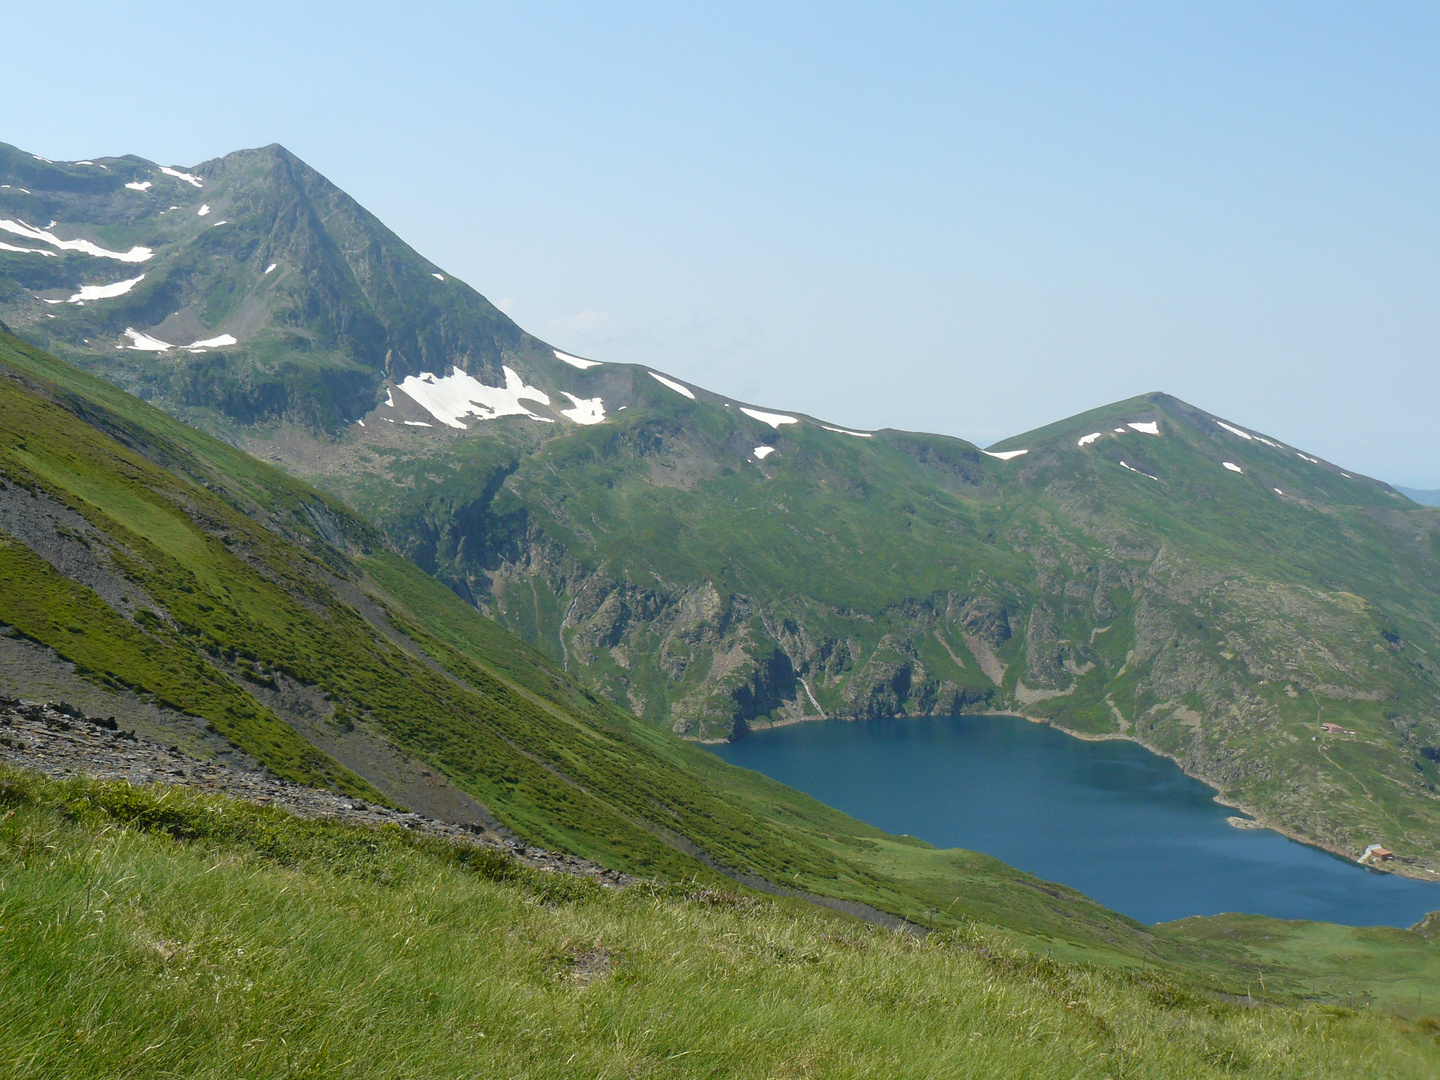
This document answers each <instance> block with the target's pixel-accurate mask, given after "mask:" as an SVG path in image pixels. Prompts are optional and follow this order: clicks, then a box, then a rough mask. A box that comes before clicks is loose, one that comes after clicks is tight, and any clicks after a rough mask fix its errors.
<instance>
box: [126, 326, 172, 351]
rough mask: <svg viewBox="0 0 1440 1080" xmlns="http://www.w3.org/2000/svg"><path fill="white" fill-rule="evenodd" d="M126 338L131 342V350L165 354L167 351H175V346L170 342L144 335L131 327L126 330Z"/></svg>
mask: <svg viewBox="0 0 1440 1080" xmlns="http://www.w3.org/2000/svg"><path fill="white" fill-rule="evenodd" d="M125 336H126V337H128V338H129V339H130V341H131V344H130V346H129V347H130V348H132V349H139V350H140V351H141V352H164V351H165V350H166V349H173V348H174V347H175V346H174V345H171V344H170V343H169V342H168V341H161V340H160V339H159V338H153V337H151V336H150V335H149V334H142V333H141V332H140V331H139V330H135V329H133V328H131V327H129V326H127V327H126V328H125Z"/></svg>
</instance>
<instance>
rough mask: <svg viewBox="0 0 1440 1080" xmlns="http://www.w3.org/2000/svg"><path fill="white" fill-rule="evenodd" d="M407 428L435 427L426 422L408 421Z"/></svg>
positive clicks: (406, 422)
mask: <svg viewBox="0 0 1440 1080" xmlns="http://www.w3.org/2000/svg"><path fill="white" fill-rule="evenodd" d="M405 425H406V426H407V427H434V426H435V425H434V424H427V423H426V422H425V421H424V420H406V421H405ZM462 426H463V425H462Z"/></svg>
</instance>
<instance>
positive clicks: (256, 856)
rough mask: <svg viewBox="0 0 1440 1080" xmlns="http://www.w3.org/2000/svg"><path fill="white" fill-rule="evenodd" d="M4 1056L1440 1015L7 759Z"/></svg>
mask: <svg viewBox="0 0 1440 1080" xmlns="http://www.w3.org/2000/svg"><path fill="white" fill-rule="evenodd" d="M0 802H3V804H4V806H5V816H4V818H3V822H0V889H3V891H0V977H3V980H4V985H5V987H6V990H7V993H6V994H5V995H4V998H3V999H0V1071H3V1072H5V1073H6V1074H8V1075H25V1076H29V1077H36V1078H42V1077H62V1076H63V1077H72V1076H109V1077H133V1076H168V1075H183V1076H186V1077H212V1076H213V1077H218V1076H226V1077H229V1076H240V1075H244V1076H252V1075H253V1076H285V1077H301V1076H325V1077H346V1076H385V1077H435V1076H486V1077H490V1076H527V1077H528V1076H566V1077H569V1076H601V1075H606V1076H645V1077H670V1076H717V1077H720V1076H724V1077H731V1076H738V1077H750V1076H754V1077H769V1076H829V1077H851V1076H854V1077H873V1076H887V1077H912V1076H913V1077H921V1076H944V1077H953V1076H972V1075H973V1076H1007V1077H1011V1076H1013V1077H1022V1076H1025V1077H1028V1076H1035V1077H1049V1076H1055V1077H1121V1076H1124V1077H1186V1078H1190V1077H1198V1076H1212V1075H1214V1076H1219V1075H1234V1074H1241V1075H1247V1076H1257V1077H1271V1076H1274V1077H1279V1076H1306V1077H1326V1076H1337V1077H1338V1076H1347V1077H1348V1076H1358V1075H1363V1076H1368V1077H1420V1076H1433V1075H1435V1074H1436V1072H1437V1070H1440V1047H1437V1045H1436V1042H1435V1039H1434V1037H1432V1036H1431V1035H1429V1034H1427V1033H1426V1032H1425V1031H1424V1030H1414V1029H1411V1028H1409V1027H1407V1026H1406V1025H1404V1024H1401V1023H1400V1022H1398V1021H1395V1020H1392V1019H1386V1018H1382V1017H1379V1016H1367V1015H1365V1014H1361V1013H1353V1012H1350V1011H1348V1010H1343V1009H1334V1008H1308V1009H1282V1008H1270V1007H1266V1008H1256V1009H1244V1008H1240V1007H1238V1006H1235V1005H1232V1004H1226V1003H1223V1002H1219V1001H1215V1000H1210V999H1207V998H1205V997H1202V996H1199V995H1196V994H1195V993H1193V992H1192V991H1190V990H1187V989H1186V988H1185V987H1184V986H1183V985H1181V984H1179V983H1176V982H1173V981H1170V980H1169V979H1167V978H1166V977H1164V976H1160V975H1155V974H1153V973H1150V974H1146V975H1140V974H1136V973H1129V974H1126V973H1119V972H1115V971H1112V970H1104V969H1098V968H1091V967H1087V966H1083V965H1068V966H1067V965H1060V964H1052V963H1049V962H1047V961H1045V960H1042V959H1037V958H1035V957H1032V956H1029V955H1028V954H1023V953H1017V952H1013V951H1011V950H1009V949H1007V948H1006V947H1005V946H1004V945H1003V944H1001V943H999V942H997V941H994V940H992V939H990V938H988V937H986V936H984V935H981V934H974V933H964V932H947V933H937V934H933V935H931V937H930V938H929V939H928V940H925V941H923V942H922V941H919V940H917V939H915V938H912V937H907V936H902V935H897V934H893V933H891V932H888V931H880V930H875V929H871V928H866V927H861V926H858V925H855V924H852V923H849V922H847V921H844V920H841V919H838V918H832V917H830V916H828V915H824V914H809V913H799V912H795V911H792V910H788V909H786V908H785V907H783V906H778V905H774V904H771V903H768V902H765V901H757V900H753V899H750V898H743V897H738V896H729V895H726V894H721V893H715V892H711V891H707V890H687V889H686V888H684V887H668V888H663V889H662V888H656V889H647V888H645V887H636V888H632V889H630V890H628V891H626V892H625V893H622V894H614V893H609V892H605V891H603V890H601V889H599V888H597V887H594V886H591V885H589V884H587V883H585V882H580V881H575V880H571V879H563V878H557V877H555V876H552V875H546V874H542V873H538V872H532V871H528V870H524V869H521V868H517V867H515V866H514V865H513V864H511V863H508V862H506V861H505V860H503V859H501V858H498V857H496V856H494V855H492V854H490V853H483V852H482V853H473V854H469V855H467V854H465V853H463V852H457V851H456V850H455V849H452V848H448V847H446V846H444V845H440V844H435V843H432V842H426V841H422V840H419V839H417V838H415V837H412V836H410V835H408V834H406V833H403V832H401V831H400V830H398V829H390V830H381V831H379V832H373V831H367V830H360V829H355V828H350V827H345V826H340V825H336V824H326V823H316V822H302V821H296V820H294V819H291V818H288V817H286V816H285V815H282V814H280V813H278V812H276V811H272V810H265V809H260V808H256V807H251V806H248V805H245V804H240V803H235V802H232V801H230V800H226V799H221V798H204V797H199V796H194V795H189V794H184V793H179V792H175V791H169V792H162V791H158V790H142V789H134V788H129V787H127V786H125V785H119V784H104V783H98V782H94V781H70V782H66V783H59V784H57V783H49V782H46V781H43V780H39V779H37V778H34V777H31V776H28V775H25V774H20V773H15V772H4V773H0Z"/></svg>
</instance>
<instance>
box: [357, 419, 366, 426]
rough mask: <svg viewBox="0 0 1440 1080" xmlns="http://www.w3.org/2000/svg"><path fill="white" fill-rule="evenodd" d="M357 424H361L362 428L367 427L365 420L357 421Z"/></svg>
mask: <svg viewBox="0 0 1440 1080" xmlns="http://www.w3.org/2000/svg"><path fill="white" fill-rule="evenodd" d="M355 422H356V423H357V424H359V425H360V426H361V427H364V426H365V421H364V420H356V421H355Z"/></svg>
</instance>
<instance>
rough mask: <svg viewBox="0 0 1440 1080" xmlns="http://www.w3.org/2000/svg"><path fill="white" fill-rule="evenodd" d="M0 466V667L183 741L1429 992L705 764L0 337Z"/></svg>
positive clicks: (673, 848) (560, 837) (173, 433)
mask: <svg viewBox="0 0 1440 1080" xmlns="http://www.w3.org/2000/svg"><path fill="white" fill-rule="evenodd" d="M0 483H3V487H0V580H3V584H4V587H3V588H0V628H3V630H4V633H3V634H0V670H3V671H5V672H7V673H8V674H7V675H6V677H7V678H10V679H12V680H13V679H14V678H15V676H14V671H15V669H14V667H13V665H10V662H11V661H13V660H14V659H15V657H16V656H17V655H21V656H23V657H28V658H29V659H30V660H31V661H32V662H39V661H37V659H36V658H37V657H38V658H40V660H44V658H46V657H48V658H50V659H49V661H48V662H49V663H50V664H51V667H49V668H46V669H45V670H44V671H40V672H39V673H38V674H39V675H46V676H48V675H53V674H54V671H55V670H56V665H62V664H71V665H74V670H75V673H76V674H75V676H74V680H75V681H74V682H72V685H73V686H77V687H88V688H89V690H88V691H85V692H88V693H90V694H92V696H93V695H98V696H99V698H100V699H101V700H100V702H99V704H98V705H95V706H89V707H90V708H91V709H92V710H93V711H99V710H100V709H108V710H109V711H111V712H114V713H116V714H117V715H118V716H120V717H121V719H122V720H124V721H125V722H126V723H127V724H128V723H132V722H136V723H139V722H144V721H145V718H146V717H147V716H148V717H150V718H151V722H152V723H154V722H156V721H154V717H156V716H159V717H160V722H162V724H163V726H162V728H161V730H162V731H163V732H164V733H165V734H167V736H173V737H174V738H176V739H177V740H179V741H184V740H185V739H186V738H187V733H188V737H190V738H191V740H192V744H194V745H196V748H197V749H198V752H200V753H202V754H205V753H209V752H214V751H215V750H216V749H217V747H219V748H223V747H226V746H229V747H231V748H233V750H234V752H237V753H240V754H243V755H245V756H246V757H248V758H250V759H253V760H256V761H259V762H261V763H263V764H265V765H266V766H268V767H269V768H270V769H271V770H272V771H274V772H275V773H277V774H279V775H281V776H286V777H290V778H292V779H296V780H300V781H304V782H309V783H315V784H323V785H327V786H331V787H334V788H338V789H340V790H344V791H349V792H352V793H354V794H357V795H360V796H362V797H364V798H368V799H376V800H383V799H389V800H390V801H392V802H395V803H399V804H402V805H413V806H417V808H419V809H423V810H426V811H427V812H431V813H436V814H439V815H440V816H447V817H449V818H450V819H451V820H460V821H469V822H472V823H475V824H476V825H477V826H481V827H497V826H503V827H506V828H508V829H510V830H512V831H513V832H515V833H518V834H519V835H520V836H521V837H523V838H525V839H527V840H529V841H532V842H535V843H538V844H542V845H545V846H548V847H551V848H554V849H559V850H564V851H569V852H573V853H575V854H579V855H583V856H586V857H589V858H592V859H595V860H597V861H599V862H602V863H604V864H605V865H608V866H612V867H614V868H617V869H624V870H628V871H631V872H633V873H638V874H641V875H646V876H652V877H656V878H660V879H668V880H671V881H681V880H684V881H699V882H701V883H705V882H720V881H723V880H724V879H723V878H722V877H721V874H720V873H719V872H718V871H717V869H716V868H717V867H719V868H723V870H724V871H725V872H726V873H729V874H736V875H738V876H739V877H740V878H741V879H742V880H744V881H747V882H750V883H752V884H753V885H755V886H760V887H764V888H767V889H770V888H773V886H771V885H770V884H768V883H773V882H779V883H783V884H784V886H785V887H786V889H787V890H791V891H799V892H800V893H802V894H808V895H809V896H810V897H811V898H813V899H814V900H816V901H817V902H822V903H826V904H832V905H835V906H837V907H838V908H839V909H840V910H842V911H851V912H854V911H858V910H860V909H859V908H857V907H856V906H855V905H871V906H873V907H874V908H879V909H880V910H881V911H884V912H892V913H896V914H898V915H901V916H903V917H906V918H908V919H910V920H912V921H915V922H924V923H932V924H935V925H938V926H941V927H947V926H948V927H952V928H953V927H963V926H973V925H976V924H982V925H986V926H990V927H994V928H997V930H996V932H998V933H1001V934H1003V936H1004V937H1006V938H1007V939H1008V940H1009V941H1010V942H1012V943H1013V944H1015V945H1017V946H1020V947H1023V948H1028V949H1031V950H1034V951H1037V952H1038V951H1039V950H1041V949H1043V950H1044V951H1045V952H1046V954H1047V955H1049V956H1051V957H1053V958H1055V959H1056V960H1061V961H1067V962H1070V961H1084V962H1087V963H1091V964H1099V965H1101V966H1103V967H1106V968H1120V969H1130V968H1134V967H1135V966H1136V965H1137V964H1139V965H1141V966H1142V967H1143V966H1144V965H1146V964H1152V965H1153V964H1156V963H1160V964H1163V965H1165V966H1167V968H1168V969H1169V970H1170V972H1171V973H1172V975H1173V976H1174V977H1177V978H1180V979H1182V980H1183V979H1189V980H1194V979H1197V978H1200V977H1201V976H1203V977H1204V978H1205V979H1206V980H1208V981H1207V983H1206V985H1207V986H1210V987H1211V988H1212V989H1213V988H1220V989H1226V990H1229V991H1230V992H1237V993H1238V992H1240V991H1241V990H1242V989H1243V988H1244V987H1245V986H1246V984H1247V981H1248V979H1249V972H1251V971H1254V970H1255V969H1257V968H1259V969H1262V970H1263V971H1264V972H1265V976H1266V979H1267V980H1268V981H1267V988H1268V989H1267V993H1273V994H1279V995H1293V996H1296V997H1300V996H1304V994H1306V993H1311V994H1313V993H1318V992H1320V990H1321V989H1323V991H1324V993H1325V994H1326V995H1329V996H1331V997H1333V996H1334V995H1336V994H1339V993H1349V992H1357V993H1359V994H1361V995H1362V997H1364V998H1365V999H1367V1000H1373V1001H1375V1002H1376V1003H1378V1004H1380V1005H1382V1006H1384V1007H1386V1008H1391V1009H1400V1008H1402V1007H1405V1005H1406V1003H1407V1002H1408V1001H1409V1000H1411V997H1412V996H1414V995H1427V994H1428V995H1431V996H1432V997H1433V996H1437V995H1440V949H1437V947H1436V946H1435V945H1433V944H1432V943H1431V942H1430V941H1429V940H1428V939H1427V938H1425V937H1424V936H1423V935H1421V934H1419V933H1414V932H1410V931H1398V930H1397V931H1389V930H1383V931H1376V930H1349V929H1346V928H1339V927H1328V926H1324V925H1319V924H1303V923H1302V924H1283V923H1275V922H1273V921H1271V920H1265V919H1249V920H1247V919H1238V920H1237V919H1234V918H1229V917H1222V918H1218V919H1194V920H1187V921H1185V922H1184V923H1179V924H1172V925H1168V926H1162V927H1144V926H1141V925H1140V924H1138V923H1135V922H1134V921H1132V920H1130V919H1126V918H1124V917H1122V916H1119V915H1117V914H1115V913H1114V912H1110V911H1107V910H1105V909H1104V908H1101V907H1100V906H1099V905H1097V904H1095V903H1093V902H1092V901H1090V900H1088V899H1086V898H1085V897H1083V896H1081V895H1079V894H1078V893H1076V892H1074V891H1073V890H1070V889H1067V888H1064V887H1062V886H1056V885H1051V884H1047V883H1045V882H1041V881H1038V880H1036V879H1035V878H1033V877H1031V876H1029V875H1026V874H1022V873H1019V872H1018V871H1015V870H1013V869H1011V868H1010V867H1007V866H1005V865H1003V864H1001V863H999V862H997V861H996V860H994V859H991V858H988V857H986V856H984V855H979V854H976V853H973V852H966V851H958V850H949V851H943V850H938V849H935V848H933V847H930V846H929V845H926V844H924V843H922V842H920V841H917V840H913V839H910V838H905V837H894V836H888V835H886V834H884V833H882V832H880V831H879V830H877V829H874V828H871V827H869V826H866V825H864V824H862V823H861V822H857V821H854V820H853V819H850V818H847V817H846V816H845V815H843V814H840V813H838V812H836V811H834V810H832V809H830V808H829V807H826V806H823V805H822V804H820V803H817V802H816V801H815V800H813V799H810V798H808V797H806V796H804V795H801V794H800V793H798V792H795V791H791V790H789V789H787V788H785V787H784V786H782V785H780V784H777V783H774V782H772V781H769V780H767V779H766V778H764V777H762V776H760V775H758V774H756V773H752V772H748V771H745V770H741V769H736V768H733V767H731V766H729V765H726V764H725V763H723V762H721V761H720V760H719V759H717V758H715V757H714V756H713V755H711V754H709V753H707V752H706V751H704V750H702V749H700V748H697V747H695V746H693V745H691V744H689V743H687V742H685V741H683V740H680V739H677V738H675V737H674V735H672V734H670V733H668V732H665V731H663V730H661V729H659V728H657V727H655V726H653V725H650V724H646V723H644V722H642V721H640V720H637V719H636V718H634V717H633V716H631V715H629V714H627V713H625V712H624V711H622V710H620V709H619V708H617V707H616V706H614V705H613V704H611V703H609V702H608V701H606V700H605V699H604V698H602V697H599V696H597V695H595V694H594V693H593V692H591V691H590V690H588V689H586V688H585V687H583V686H582V685H581V684H579V683H578V682H576V681H575V680H574V679H573V678H572V677H571V676H570V675H568V674H566V673H565V672H563V671H561V670H560V669H559V668H558V666H557V665H556V664H555V663H554V662H553V661H551V660H550V659H548V658H547V657H546V656H545V655H544V654H543V653H542V652H540V651H538V650H536V649H534V648H533V647H531V646H528V645H526V644H524V643H523V642H521V641H520V640H519V639H518V638H516V637H515V636H513V635H512V634H510V633H508V632H507V631H506V630H504V629H503V628H502V627H501V626H500V625H499V624H497V623H495V622H493V621H491V620H489V619H487V618H485V617H484V616H482V615H481V614H479V613H478V612H477V611H476V610H475V609H474V608H473V607H472V606H470V605H468V604H466V603H464V602H463V601H462V600H461V599H460V598H459V597H458V596H456V595H455V593H454V592H453V591H451V590H449V589H447V588H445V587H444V586H443V585H442V584H440V583H439V582H437V581H436V580H435V579H434V578H432V577H430V576H428V575H426V574H425V573H423V572H422V571H421V570H420V569H419V568H418V567H416V566H415V565H414V564H412V563H409V562H407V561H406V560H404V559H402V558H400V557H398V556H397V555H396V554H394V553H393V552H392V551H390V550H388V549H387V548H386V547H385V545H384V543H383V542H382V541H381V539H380V536H379V534H378V533H377V532H376V531H375V530H374V529H373V528H372V527H370V526H369V525H367V524H366V522H365V521H364V520H363V519H361V518H359V517H357V516H356V515H355V514H354V513H353V512H352V511H349V510H347V509H346V508H345V507H344V506H342V505H340V504H338V503H336V502H333V501H331V500H329V499H328V498H327V497H326V496H323V495H321V494H319V493H318V492H315V491H314V490H312V489H309V488H307V487H305V486H304V485H303V484H301V483H300V482H298V481H296V480H294V479H292V478H290V477H288V476H286V475H285V474H284V473H281V472H279V471H278V470H276V469H273V468H271V467H269V466H266V465H263V464H261V463H259V462H256V461H254V460H253V459H251V458H248V457H247V456H246V455H244V454H243V453H241V452H239V451H237V450H235V449H233V448H231V447H229V446H226V445H224V444H222V443H219V442H217V441H216V440H214V439H212V438H210V437H208V436H206V435H203V434H201V433H199V432H197V431H194V430H193V429H190V428H187V427H186V426H185V425H183V424H181V423H179V422H177V421H175V420H173V419H172V418H170V417H168V416H166V415H165V414H163V413H161V412H159V411H157V410H155V409H154V408H152V407H150V406H148V405H145V404H144V403H142V402H139V401H137V400H135V399H134V398H132V397H129V396H128V395H126V394H125V393H123V392H121V391H119V390H116V389H115V388H113V387H111V386H109V385H108V384H105V383H103V382H100V381H99V380H97V379H95V378H93V377H91V376H88V375H85V374H83V373H81V372H79V371H77V370H75V369H73V368H70V367H68V366H67V365H65V364H63V363H60V362H59V361H57V360H55V359H54V358H52V357H49V356H47V355H46V354H44V353H41V352H40V351H38V350H36V349H34V348H33V347H30V346H27V345H25V344H23V343H22V342H20V341H19V340H18V339H15V338H13V337H10V336H8V335H0ZM7 665H10V666H7ZM31 674H35V672H33V671H32V673H31ZM37 677H38V676H37ZM8 690H9V692H15V691H19V692H20V693H22V694H25V693H26V688H25V685H24V683H23V681H22V682H21V683H18V684H17V683H15V682H13V681H12V682H11V684H10V686H9V687H8ZM27 696H28V695H27ZM207 729H208V731H207ZM205 739H209V740H210V742H209V744H206V743H205V741H204V740H205ZM407 769H409V770H410V771H408V772H407ZM414 770H419V771H420V772H421V775H423V776H424V777H426V778H427V782H426V783H420V782H418V781H416V780H415V779H414ZM417 799H418V800H421V801H420V802H419V803H418V804H417V803H416V801H415V800H417ZM207 813H208V812H207ZM726 884H727V886H728V884H729V883H728V882H727V883H726ZM1307 988H1308V989H1307Z"/></svg>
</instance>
